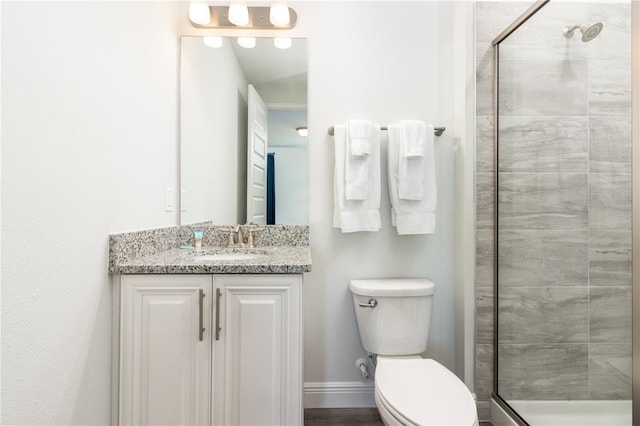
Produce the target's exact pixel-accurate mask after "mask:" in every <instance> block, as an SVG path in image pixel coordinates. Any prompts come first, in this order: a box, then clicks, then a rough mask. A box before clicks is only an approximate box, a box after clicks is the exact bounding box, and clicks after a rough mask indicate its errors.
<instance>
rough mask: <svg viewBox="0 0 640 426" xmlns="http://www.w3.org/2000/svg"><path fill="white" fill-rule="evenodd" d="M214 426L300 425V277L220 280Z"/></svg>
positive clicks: (226, 277)
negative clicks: (216, 395) (216, 396)
mask: <svg viewBox="0 0 640 426" xmlns="http://www.w3.org/2000/svg"><path fill="white" fill-rule="evenodd" d="M214 283H215V286H216V289H219V290H220V291H221V294H222V297H221V298H220V311H219V313H220V328H221V330H220V336H219V339H220V340H219V341H216V342H215V343H214V348H215V349H214V358H215V359H214V373H213V377H214V394H218V395H219V396H220V397H219V398H214V400H215V402H216V404H215V406H214V413H213V419H214V424H216V425H302V422H303V418H302V417H303V410H302V345H303V340H302V288H301V287H302V276H300V275H262V276H252V275H219V276H215V277H214Z"/></svg>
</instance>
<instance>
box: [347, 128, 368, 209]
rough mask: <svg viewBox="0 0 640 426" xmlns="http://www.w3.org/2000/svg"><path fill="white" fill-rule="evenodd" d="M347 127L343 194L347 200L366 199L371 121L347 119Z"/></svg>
mask: <svg viewBox="0 0 640 426" xmlns="http://www.w3.org/2000/svg"><path fill="white" fill-rule="evenodd" d="M347 127H348V133H347V151H346V155H347V156H346V166H345V182H346V188H345V195H346V198H347V200H366V199H367V196H368V195H369V163H370V162H371V160H370V158H369V154H370V152H371V132H372V123H371V122H370V121H367V120H349V123H348V124H347Z"/></svg>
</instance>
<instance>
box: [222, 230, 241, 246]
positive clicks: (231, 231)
mask: <svg viewBox="0 0 640 426" xmlns="http://www.w3.org/2000/svg"><path fill="white" fill-rule="evenodd" d="M218 229H219V230H220V232H226V233H227V234H229V238H228V239H227V247H231V246H233V245H234V244H235V241H234V240H233V234H235V233H236V232H238V231H237V230H236V229H234V228H218Z"/></svg>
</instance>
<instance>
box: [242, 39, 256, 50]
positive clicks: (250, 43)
mask: <svg viewBox="0 0 640 426" xmlns="http://www.w3.org/2000/svg"><path fill="white" fill-rule="evenodd" d="M238 44H239V45H240V46H242V47H244V48H245V49H253V48H254V47H256V38H255V37H238Z"/></svg>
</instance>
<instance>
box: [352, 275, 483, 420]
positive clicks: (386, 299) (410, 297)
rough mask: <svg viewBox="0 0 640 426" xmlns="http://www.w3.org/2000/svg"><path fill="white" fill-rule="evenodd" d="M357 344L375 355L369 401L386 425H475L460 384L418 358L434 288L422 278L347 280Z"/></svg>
mask: <svg viewBox="0 0 640 426" xmlns="http://www.w3.org/2000/svg"><path fill="white" fill-rule="evenodd" d="M349 289H350V290H351V292H352V293H353V303H354V308H355V310H356V319H357V322H358V330H359V332H360V340H361V342H362V346H363V347H364V349H365V350H366V351H367V352H369V353H373V354H377V355H378V356H377V366H376V371H375V401H376V406H377V407H378V411H379V412H380V417H381V418H382V420H383V422H384V423H385V424H386V425H421V426H477V425H478V424H479V423H478V416H477V411H476V405H475V401H474V399H473V396H472V395H471V392H470V391H469V389H468V388H467V387H466V385H465V384H464V383H463V382H462V381H461V380H460V379H458V377H456V375H455V374H453V373H452V372H451V371H449V370H448V369H447V368H446V367H444V366H443V365H442V364H440V363H438V362H437V361H435V360H432V359H423V358H421V357H420V356H419V354H421V353H423V352H424V351H425V350H426V348H427V340H428V335H429V323H430V321H431V308H432V303H433V294H434V292H435V286H434V284H433V282H431V281H429V280H426V279H389V280H352V281H351V282H350V284H349Z"/></svg>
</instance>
